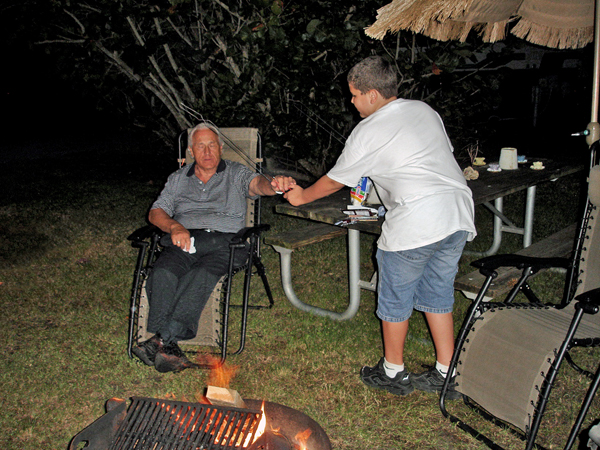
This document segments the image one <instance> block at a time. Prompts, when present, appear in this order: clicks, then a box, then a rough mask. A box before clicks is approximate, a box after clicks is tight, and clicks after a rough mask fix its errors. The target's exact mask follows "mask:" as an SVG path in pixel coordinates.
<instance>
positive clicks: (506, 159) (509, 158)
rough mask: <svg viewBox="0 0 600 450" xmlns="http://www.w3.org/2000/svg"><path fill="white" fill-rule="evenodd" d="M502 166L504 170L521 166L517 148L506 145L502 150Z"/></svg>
mask: <svg viewBox="0 0 600 450" xmlns="http://www.w3.org/2000/svg"><path fill="white" fill-rule="evenodd" d="M499 163H500V168H501V169H502V170H515V169H518V168H519V163H518V156H517V149H516V148H513V147H504V148H502V149H501V150H500V161H499Z"/></svg>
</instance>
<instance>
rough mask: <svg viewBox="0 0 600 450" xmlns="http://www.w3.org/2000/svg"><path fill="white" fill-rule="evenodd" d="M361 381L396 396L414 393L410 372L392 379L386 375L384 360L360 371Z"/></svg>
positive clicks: (403, 372) (404, 371)
mask: <svg viewBox="0 0 600 450" xmlns="http://www.w3.org/2000/svg"><path fill="white" fill-rule="evenodd" d="M360 379H361V380H362V382H363V383H365V384H366V385H367V386H370V387H374V388H376V389H383V390H384V391H388V392H391V393H392V394H395V395H408V394H410V393H411V392H412V391H414V387H413V385H412V384H410V380H409V376H408V371H406V370H403V371H402V372H400V373H398V374H397V375H396V376H395V377H394V378H390V377H388V376H387V375H386V374H385V369H384V368H383V358H381V359H380V360H379V362H378V363H377V365H376V366H375V367H368V366H364V367H363V368H362V369H360Z"/></svg>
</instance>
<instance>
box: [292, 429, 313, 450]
mask: <svg viewBox="0 0 600 450" xmlns="http://www.w3.org/2000/svg"><path fill="white" fill-rule="evenodd" d="M311 434H312V430H311V429H310V428H307V429H306V430H304V431H301V432H300V433H298V434H297V435H296V437H295V438H294V439H295V440H296V441H298V443H299V444H300V446H299V447H297V448H298V450H307V449H308V447H307V446H306V443H307V442H308V438H309V437H310V435H311Z"/></svg>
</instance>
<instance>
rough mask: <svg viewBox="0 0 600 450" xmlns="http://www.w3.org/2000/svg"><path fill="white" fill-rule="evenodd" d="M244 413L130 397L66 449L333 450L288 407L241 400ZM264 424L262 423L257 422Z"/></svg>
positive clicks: (112, 403)
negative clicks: (243, 402)
mask: <svg viewBox="0 0 600 450" xmlns="http://www.w3.org/2000/svg"><path fill="white" fill-rule="evenodd" d="M245 404H246V408H234V407H229V406H218V405H206V404H203V403H188V402H180V401H174V400H160V399H155V398H140V397H134V398H132V399H131V404H130V405H129V407H127V403H126V402H125V400H120V399H111V400H108V401H107V402H106V411H107V412H106V414H104V415H103V416H102V417H100V418H99V419H97V420H96V421H95V422H93V423H92V424H91V425H90V426H88V427H87V428H85V429H84V430H82V431H81V432H80V433H78V434H77V435H76V436H75V437H74V438H73V439H72V440H71V443H70V445H69V450H78V449H86V450H101V449H102V450H134V449H135V450H145V449H148V450H149V449H156V450H158V449H160V450H170V449H173V450H175V449H177V450H230V449H231V450H234V449H247V450H305V449H306V450H331V443H330V441H329V438H328V437H327V434H326V433H325V431H323V429H322V428H321V427H320V426H319V424H318V423H316V422H315V421H314V420H313V419H311V418H310V417H308V416H307V415H306V414H303V413H302V412H300V411H297V410H295V409H292V408H288V407H287V406H283V405H279V404H277V403H271V402H263V401H261V400H245ZM261 422H262V423H261Z"/></svg>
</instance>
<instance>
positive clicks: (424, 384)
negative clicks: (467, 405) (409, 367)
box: [410, 367, 462, 400]
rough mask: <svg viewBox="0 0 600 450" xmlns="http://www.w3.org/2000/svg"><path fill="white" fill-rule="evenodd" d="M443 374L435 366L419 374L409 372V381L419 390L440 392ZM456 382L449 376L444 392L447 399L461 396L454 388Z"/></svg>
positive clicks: (443, 378)
mask: <svg viewBox="0 0 600 450" xmlns="http://www.w3.org/2000/svg"><path fill="white" fill-rule="evenodd" d="M445 379H446V378H445V377H444V375H442V374H441V373H440V371H439V370H437V369H436V368H435V367H431V368H429V370H426V371H425V372H422V373H419V374H414V373H411V374H410V382H411V383H412V385H413V386H414V387H415V389H418V390H420V391H424V392H437V393H440V392H441V391H442V387H443V386H444V381H445ZM455 387H456V383H455V382H454V377H452V378H450V383H449V385H448V391H447V392H446V398H447V399H449V400H456V399H459V398H461V397H462V394H461V393H460V392H458V391H457V390H456V389H455Z"/></svg>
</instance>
